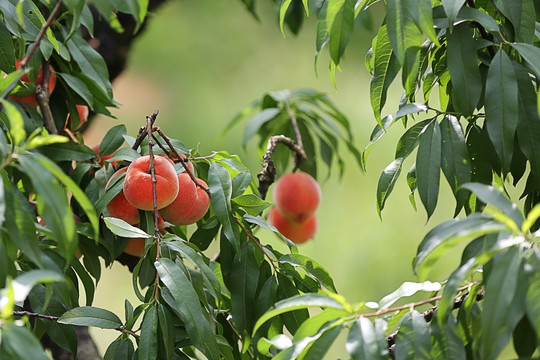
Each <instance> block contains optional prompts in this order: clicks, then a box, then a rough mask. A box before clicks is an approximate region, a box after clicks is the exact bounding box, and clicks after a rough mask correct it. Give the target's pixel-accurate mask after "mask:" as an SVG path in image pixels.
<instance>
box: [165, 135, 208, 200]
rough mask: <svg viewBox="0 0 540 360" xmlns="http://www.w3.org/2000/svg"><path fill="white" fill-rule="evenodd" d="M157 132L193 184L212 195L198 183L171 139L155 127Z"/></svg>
mask: <svg viewBox="0 0 540 360" xmlns="http://www.w3.org/2000/svg"><path fill="white" fill-rule="evenodd" d="M157 132H158V134H159V136H161V138H162V139H163V140H165V142H166V143H167V145H168V146H169V148H170V149H171V152H172V153H173V154H174V156H176V159H175V160H178V161H179V162H180V163H181V164H182V166H183V167H184V170H185V171H186V172H187V173H188V175H189V177H190V178H191V180H192V181H193V182H194V183H195V186H198V187H200V188H201V189H203V190H204V191H206V193H207V194H208V196H210V197H211V196H212V193H211V192H210V188H208V187H206V186H204V185H202V184H201V183H199V182H198V181H197V178H196V177H195V175H194V174H193V172H191V170H190V169H189V166H188V162H187V161H186V160H185V159H184V158H183V157H181V156H180V154H178V152H177V151H176V149H175V148H174V146H173V144H172V143H171V141H170V140H169V138H168V137H167V136H166V135H165V134H164V133H163V132H162V131H161V129H159V128H158V129H157Z"/></svg>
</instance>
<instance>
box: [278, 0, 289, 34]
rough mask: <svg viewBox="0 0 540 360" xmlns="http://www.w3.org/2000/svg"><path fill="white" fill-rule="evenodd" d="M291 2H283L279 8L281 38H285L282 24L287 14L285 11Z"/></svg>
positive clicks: (284, 0)
mask: <svg viewBox="0 0 540 360" xmlns="http://www.w3.org/2000/svg"><path fill="white" fill-rule="evenodd" d="M291 2H292V0H283V1H282V2H281V5H280V6H279V28H280V29H281V33H282V34H283V36H285V30H284V29H283V24H284V23H285V14H287V10H288V9H289V6H290V5H291Z"/></svg>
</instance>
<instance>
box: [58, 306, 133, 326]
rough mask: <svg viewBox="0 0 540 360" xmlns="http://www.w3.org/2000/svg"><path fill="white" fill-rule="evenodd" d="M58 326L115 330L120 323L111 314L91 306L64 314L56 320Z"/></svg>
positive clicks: (114, 315) (116, 317)
mask: <svg viewBox="0 0 540 360" xmlns="http://www.w3.org/2000/svg"><path fill="white" fill-rule="evenodd" d="M58 322H59V323H60V324H67V325H79V326H93V327H98V328H102V329H116V328H117V327H120V326H122V321H121V320H120V319H119V318H118V316H116V314H114V313H113V312H111V311H109V310H105V309H101V308H97V307H92V306H82V307H78V308H74V309H72V310H69V311H67V312H65V313H64V314H63V315H62V316H61V317H60V319H59V320H58Z"/></svg>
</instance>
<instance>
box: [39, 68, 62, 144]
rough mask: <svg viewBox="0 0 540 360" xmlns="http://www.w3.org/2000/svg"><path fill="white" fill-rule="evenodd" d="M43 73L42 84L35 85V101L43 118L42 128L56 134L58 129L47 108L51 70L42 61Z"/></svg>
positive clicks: (49, 108)
mask: <svg viewBox="0 0 540 360" xmlns="http://www.w3.org/2000/svg"><path fill="white" fill-rule="evenodd" d="M41 69H42V72H43V82H42V83H41V85H39V84H38V85H36V100H37V102H38V105H39V108H40V110H41V115H42V116H43V126H45V129H47V131H48V132H49V133H50V134H55V135H57V134H58V129H57V128H56V124H55V123H54V117H53V114H52V112H51V107H50V106H49V100H50V97H51V93H50V91H49V78H50V77H51V69H50V68H49V62H48V61H43V64H42V66H41Z"/></svg>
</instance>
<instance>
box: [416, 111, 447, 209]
mask: <svg viewBox="0 0 540 360" xmlns="http://www.w3.org/2000/svg"><path fill="white" fill-rule="evenodd" d="M440 173H441V130H440V127H439V123H438V122H437V121H432V122H431V124H429V125H428V126H427V127H426V128H425V130H424V132H423V134H422V135H421V137H420V143H419V145H418V152H417V154H416V175H417V179H416V185H417V187H418V194H419V195H420V200H422V204H424V208H425V209H426V212H427V217H428V219H429V218H430V217H431V215H432V214H433V212H434V211H435V207H436V206H437V199H438V197H439V179H440V175H441V174H440Z"/></svg>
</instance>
